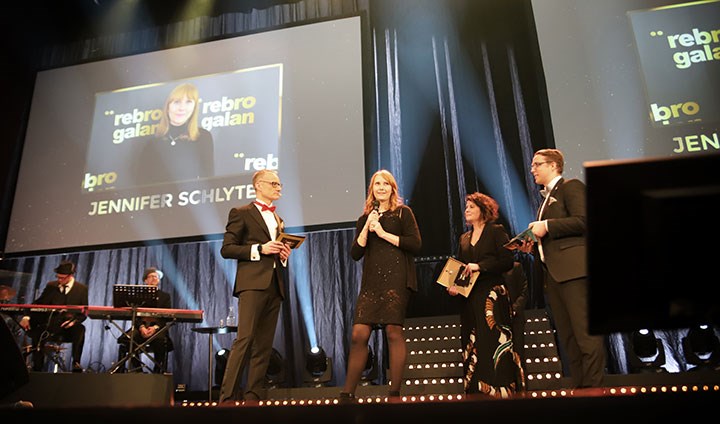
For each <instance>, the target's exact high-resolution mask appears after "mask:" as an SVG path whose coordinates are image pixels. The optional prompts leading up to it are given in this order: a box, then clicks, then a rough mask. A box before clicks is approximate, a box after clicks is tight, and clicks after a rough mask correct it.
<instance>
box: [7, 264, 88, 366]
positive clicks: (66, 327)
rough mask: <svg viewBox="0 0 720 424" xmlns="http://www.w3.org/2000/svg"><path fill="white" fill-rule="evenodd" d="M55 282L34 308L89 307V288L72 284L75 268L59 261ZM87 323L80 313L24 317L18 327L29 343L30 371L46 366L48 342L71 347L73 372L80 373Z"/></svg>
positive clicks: (71, 312) (47, 287)
mask: <svg viewBox="0 0 720 424" xmlns="http://www.w3.org/2000/svg"><path fill="white" fill-rule="evenodd" d="M54 271H55V275H56V278H57V279H56V280H54V281H50V282H49V283H48V284H47V286H45V289H44V290H43V292H42V294H41V295H40V297H38V298H37V299H36V300H35V301H34V302H33V304H35V305H81V306H87V304H88V287H87V286H86V285H85V284H82V283H80V282H78V281H76V280H75V264H74V263H73V262H70V261H62V262H60V265H58V267H57V268H55V270H54ZM86 319H87V315H85V313H84V312H82V311H76V310H72V309H70V310H67V311H57V312H54V313H50V314H48V313H38V314H31V315H30V316H25V317H23V318H22V320H21V321H20V326H21V327H22V328H23V329H25V331H26V332H27V334H28V336H30V338H31V339H32V358H33V371H42V369H43V365H44V363H45V358H44V354H43V352H44V350H45V343H46V342H47V341H59V342H68V341H69V342H71V343H72V359H73V364H72V371H73V372H82V371H83V368H82V366H81V365H80V359H81V358H82V351H83V347H84V345H85V325H83V324H82V322H83V321H85V320H86Z"/></svg>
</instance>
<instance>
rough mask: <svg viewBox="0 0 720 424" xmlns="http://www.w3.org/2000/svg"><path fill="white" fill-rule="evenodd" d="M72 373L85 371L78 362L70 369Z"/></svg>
mask: <svg viewBox="0 0 720 424" xmlns="http://www.w3.org/2000/svg"><path fill="white" fill-rule="evenodd" d="M72 372H85V370H84V369H83V367H82V366H80V363H79V362H75V363H74V364H73V367H72Z"/></svg>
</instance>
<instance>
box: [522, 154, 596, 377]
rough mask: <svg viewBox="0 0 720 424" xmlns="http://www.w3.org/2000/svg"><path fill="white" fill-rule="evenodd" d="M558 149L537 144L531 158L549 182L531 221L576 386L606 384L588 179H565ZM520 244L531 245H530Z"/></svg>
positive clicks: (538, 174) (540, 175)
mask: <svg viewBox="0 0 720 424" xmlns="http://www.w3.org/2000/svg"><path fill="white" fill-rule="evenodd" d="M564 165H565V160H564V158H563V154H562V152H560V151H559V150H557V149H542V150H538V151H537V152H536V153H535V155H534V157H533V161H532V165H531V172H532V174H533V176H534V177H535V182H536V183H537V184H541V185H543V186H544V189H543V192H544V196H545V197H544V200H543V203H542V204H541V206H540V209H539V211H538V214H537V221H534V222H531V223H530V225H529V227H530V228H531V229H532V232H533V234H535V236H536V237H537V239H538V243H537V246H536V247H537V249H536V250H537V251H536V258H538V257H539V258H540V261H541V263H542V269H543V275H544V280H545V291H546V294H547V299H548V303H549V305H550V311H551V313H552V318H553V321H554V323H555V327H556V329H557V335H558V341H559V343H560V347H561V348H562V350H563V351H564V352H565V354H566V355H567V359H568V368H569V371H570V378H571V381H572V385H573V387H574V388H582V387H601V386H602V384H603V378H604V373H605V362H606V359H605V356H606V354H605V344H604V338H603V336H602V335H591V334H590V333H589V330H588V274H587V250H586V240H585V237H586V232H587V227H586V220H585V217H586V213H585V210H586V207H585V204H586V200H585V184H584V183H583V182H582V181H580V180H577V179H568V180H566V179H563V177H562V172H563V167H564ZM521 250H524V251H527V248H523V249H521Z"/></svg>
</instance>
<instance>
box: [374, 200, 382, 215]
mask: <svg viewBox="0 0 720 424" xmlns="http://www.w3.org/2000/svg"><path fill="white" fill-rule="evenodd" d="M372 207H373V210H374V211H375V212H380V202H379V201H377V200H373V201H372Z"/></svg>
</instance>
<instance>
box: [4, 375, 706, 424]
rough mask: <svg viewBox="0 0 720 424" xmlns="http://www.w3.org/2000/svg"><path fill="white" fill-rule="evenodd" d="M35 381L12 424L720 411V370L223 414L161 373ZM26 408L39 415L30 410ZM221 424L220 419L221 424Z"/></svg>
mask: <svg viewBox="0 0 720 424" xmlns="http://www.w3.org/2000/svg"><path fill="white" fill-rule="evenodd" d="M30 377H31V378H30V382H29V383H28V384H26V385H24V386H23V387H21V388H19V389H18V390H16V391H15V392H14V393H12V394H11V395H10V396H6V397H5V398H4V399H3V400H2V406H3V407H2V412H1V414H2V417H3V422H6V423H16V422H17V423H20V422H26V421H27V422H53V421H55V420H58V419H59V418H63V419H77V420H78V421H82V422H102V423H128V422H138V421H140V420H142V421H145V422H147V421H159V422H171V423H173V424H181V423H193V424H197V423H207V422H211V421H208V420H223V419H226V420H230V419H232V420H233V422H239V421H237V420H252V421H245V422H252V423H258V422H309V423H324V422H328V423H329V422H333V423H372V424H378V423H382V422H393V423H397V422H448V421H451V420H452V421H455V420H457V419H458V418H462V417H465V416H467V417H473V419H475V420H480V419H481V420H483V421H485V420H493V421H494V420H509V421H510V422H524V421H527V422H531V421H532V422H538V421H541V422H553V423H564V422H567V423H570V422H572V423H578V422H582V423H583V424H584V423H595V422H598V423H599V422H604V423H607V422H608V421H610V420H613V421H618V422H627V421H630V420H631V419H632V420H633V421H640V422H652V421H655V420H658V421H663V422H667V421H668V420H687V419H689V417H690V414H695V413H696V412H697V411H703V410H705V411H707V410H709V409H711V408H715V407H717V405H719V404H720V403H718V402H719V401H720V372H718V371H713V372H695V373H692V372H687V373H684V374H675V375H669V374H665V375H656V374H647V375H643V374H637V375H628V376H608V386H607V387H605V388H603V389H601V390H586V391H574V392H571V391H569V390H547V391H545V390H536V391H530V392H527V393H524V394H523V395H518V396H516V397H513V398H510V399H489V398H468V397H465V396H462V395H452V394H450V395H448V394H444V395H432V394H415V395H408V396H407V397H403V398H401V399H395V400H390V399H387V398H386V397H385V396H384V395H385V393H386V391H387V388H386V387H385V386H365V387H361V388H359V390H358V395H359V397H360V398H361V399H362V401H361V402H359V403H355V404H349V405H347V404H337V403H336V401H335V397H336V395H337V392H338V390H339V389H338V388H335V387H321V388H302V389H278V390H274V391H271V392H270V396H269V397H270V398H271V399H272V400H271V401H268V402H263V403H261V404H259V405H240V406H233V407H224V406H217V405H215V404H214V403H211V402H210V401H209V399H206V398H205V396H206V395H207V392H205V393H204V394H202V395H201V396H200V399H198V400H193V399H189V400H188V399H181V397H182V394H180V393H175V392H174V391H173V387H172V376H170V375H165V376H163V375H153V374H114V375H110V374H72V373H65V374H51V373H35V374H31V376H30ZM18 401H25V402H30V403H32V407H29V408H23V407H22V404H20V403H16V402H18ZM216 422H219V421H216Z"/></svg>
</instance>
